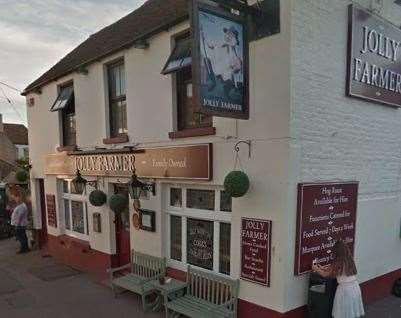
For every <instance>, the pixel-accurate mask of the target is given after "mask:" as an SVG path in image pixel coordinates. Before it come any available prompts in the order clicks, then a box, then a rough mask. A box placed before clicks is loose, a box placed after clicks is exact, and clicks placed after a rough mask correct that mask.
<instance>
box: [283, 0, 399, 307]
mask: <svg viewBox="0 0 401 318" xmlns="http://www.w3.org/2000/svg"><path fill="white" fill-rule="evenodd" d="M354 2H356V3H359V4H360V5H363V6H365V7H370V3H371V1H370V0H360V1H354ZM350 3H351V1H346V0H293V1H292V40H291V43H292V44H291V55H292V57H291V71H290V72H291V87H292V88H291V137H292V149H293V153H292V167H290V168H292V171H293V173H292V176H291V177H290V179H291V183H290V199H291V202H292V201H294V199H295V197H296V184H297V183H298V182H313V181H318V180H319V181H320V180H337V179H339V180H358V181H360V193H359V203H358V220H357V228H356V253H355V256H356V261H357V265H358V268H359V279H360V281H367V280H369V279H372V278H375V277H378V276H380V275H382V274H385V273H388V272H390V271H392V270H396V269H398V268H400V266H401V265H400V264H401V255H399V250H400V247H401V240H400V238H399V231H400V230H399V228H400V219H401V203H400V192H401V190H400V179H401V173H400V168H401V110H399V109H395V108H391V107H387V106H382V105H379V104H374V103H370V102H367V101H361V100H357V99H353V98H349V97H346V96H345V84H346V58H347V55H346V53H347V30H348V24H347V20H348V11H347V7H348V5H349V4H350ZM380 15H382V16H383V17H385V18H386V19H388V20H390V21H392V22H393V23H395V24H396V25H398V26H399V25H400V24H401V7H400V6H397V5H395V4H394V1H392V0H384V2H383V7H382V8H380ZM294 211H295V207H293V208H292V209H290V212H289V213H290V214H291V213H293V214H295V212H294ZM293 221H294V222H293V223H292V224H291V225H290V227H291V230H295V217H293ZM290 232H291V231H290ZM292 243H293V242H290V244H292ZM292 264H293V257H292V259H290V264H288V265H289V269H290V266H291V265H292ZM306 283H307V277H304V278H296V277H293V276H292V277H291V278H289V281H288V284H292V285H293V286H296V287H295V288H293V289H290V290H289V291H288V297H287V299H288V303H287V306H288V308H289V309H291V308H294V307H297V306H301V305H302V304H305V303H306V296H307V295H306V290H307V289H306Z"/></svg>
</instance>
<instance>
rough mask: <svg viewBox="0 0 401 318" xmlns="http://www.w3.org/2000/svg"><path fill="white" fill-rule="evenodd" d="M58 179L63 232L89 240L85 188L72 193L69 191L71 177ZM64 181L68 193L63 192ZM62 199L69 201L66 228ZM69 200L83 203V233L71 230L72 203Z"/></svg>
mask: <svg viewBox="0 0 401 318" xmlns="http://www.w3.org/2000/svg"><path fill="white" fill-rule="evenodd" d="M59 180H60V190H61V193H62V195H61V200H62V203H61V206H62V207H63V211H62V218H63V220H64V230H65V234H67V235H68V236H71V237H75V238H77V239H80V240H84V241H89V224H88V221H89V218H88V198H87V196H86V188H85V190H84V192H83V193H82V194H73V193H71V181H72V180H71V179H59ZM64 181H66V182H68V193H65V192H64V183H63V182H64ZM64 200H68V201H69V210H70V213H69V214H70V220H69V221H70V222H69V224H70V229H67V227H66V222H65V221H66V220H65V201H64ZM71 201H77V202H82V204H83V213H84V215H83V217H84V231H85V234H83V233H79V232H76V231H74V230H73V223H72V204H71Z"/></svg>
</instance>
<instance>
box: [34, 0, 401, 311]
mask: <svg viewBox="0 0 401 318" xmlns="http://www.w3.org/2000/svg"><path fill="white" fill-rule="evenodd" d="M358 2H359V3H361V4H363V5H369V3H370V1H368V0H360V1H358ZM349 3H350V1H347V0H330V1H329V0H292V1H288V0H283V1H281V20H282V23H281V33H280V34H278V35H274V36H272V37H269V38H265V39H263V40H259V41H257V42H253V43H251V45H250V83H251V85H250V100H251V103H250V105H251V106H250V120H249V121H235V120H232V119H222V118H215V119H214V125H215V126H216V129H217V135H216V136H212V137H199V138H186V139H181V140H169V139H168V132H170V131H172V130H173V126H174V117H173V102H172V101H173V96H172V81H171V78H170V76H162V75H160V70H161V68H162V66H163V65H164V63H165V61H166V59H167V57H168V55H169V53H170V51H171V36H172V35H174V34H176V33H178V32H179V31H181V30H183V29H185V28H186V27H187V24H185V23H184V24H182V25H179V26H177V27H175V28H172V29H170V30H168V31H166V32H163V33H161V34H159V35H157V36H155V37H153V38H152V39H151V40H150V48H149V49H147V50H137V49H133V48H131V49H128V50H126V51H123V52H120V53H119V54H116V55H114V56H111V57H109V58H107V59H105V60H102V61H99V62H97V63H94V64H93V65H91V66H90V67H89V68H88V70H89V73H88V75H79V74H75V73H74V74H71V75H69V76H67V77H64V78H62V79H60V80H58V81H56V82H52V83H50V84H49V85H47V86H46V87H44V88H43V89H42V94H41V95H36V94H34V95H32V96H34V97H35V99H36V101H35V106H34V107H31V108H28V118H29V119H28V121H29V141H30V144H31V160H32V163H33V169H32V176H33V178H40V177H44V175H43V156H44V155H45V154H48V153H53V152H55V147H56V146H57V145H58V144H59V136H60V132H59V123H58V116H57V114H56V113H50V112H49V111H48V110H49V108H50V106H51V104H52V103H53V101H54V100H55V98H56V93H57V85H58V84H60V83H63V82H65V81H67V80H70V79H73V80H74V89H75V96H76V112H77V130H78V145H79V146H80V147H81V148H83V149H89V148H90V149H93V148H94V147H95V146H102V147H105V145H103V143H102V139H103V138H104V137H106V131H107V125H106V122H107V119H106V118H107V116H106V113H107V111H106V107H107V102H106V101H107V97H106V95H107V94H106V87H105V85H104V72H105V66H104V64H105V63H106V62H108V61H111V60H113V59H115V58H117V57H120V56H124V58H125V65H126V73H127V105H128V132H129V137H130V144H135V143H139V147H143V148H147V147H155V146H166V145H178V144H194V143H203V142H212V143H213V144H214V162H213V170H214V178H213V181H212V182H210V183H206V184H210V185H218V186H221V185H222V184H223V180H224V176H225V175H226V174H227V173H228V172H229V171H230V170H231V169H232V167H233V162H234V160H233V159H234V154H233V146H234V144H235V142H236V141H238V140H240V139H251V140H252V158H250V159H249V158H247V150H246V149H245V148H244V150H242V151H241V159H242V164H243V167H244V170H245V171H246V172H247V173H248V175H249V176H250V179H251V189H250V191H249V193H248V194H247V196H246V197H244V198H241V199H235V200H234V203H233V216H232V246H233V247H234V248H233V249H232V275H233V276H234V277H238V275H239V266H240V262H239V253H240V251H239V246H240V241H239V239H240V238H239V230H240V217H241V216H249V217H259V218H266V219H270V220H272V221H273V241H272V251H273V257H272V271H271V274H272V282H271V287H270V288H265V287H262V286H258V285H255V284H252V283H249V282H244V281H241V287H240V297H241V298H243V299H245V300H248V301H250V302H253V303H256V304H259V305H261V306H265V307H269V308H271V309H274V310H277V311H280V312H285V311H288V310H290V309H292V308H295V307H298V306H302V305H304V304H305V303H306V284H307V277H306V276H303V277H295V276H294V274H293V264H294V244H295V242H294V240H295V227H296V224H295V223H296V185H297V183H299V182H311V181H318V180H333V179H344V180H352V179H355V180H359V181H360V182H361V184H360V197H359V206H358V224H357V242H356V258H357V263H358V267H359V270H360V276H359V278H360V280H361V281H364V280H367V279H370V278H373V277H375V276H378V275H380V274H384V273H386V272H388V271H391V270H393V269H395V268H397V267H399V264H400V263H401V256H400V255H401V254H400V253H399V252H400V243H401V242H400V240H399V238H398V232H399V230H398V228H399V224H400V213H399V210H400V209H399V207H400V202H399V201H400V200H399V197H400V185H399V180H400V172H399V161H400V157H401V154H400V149H401V145H400V139H401V138H400V137H401V136H400V135H401V128H400V127H401V126H400V116H401V115H400V111H399V110H395V109H392V108H389V107H385V106H380V105H377V104H372V103H368V102H364V101H359V100H355V99H351V98H347V97H345V73H346V47H347V5H348V4H349ZM384 3H385V6H384V7H383V10H382V14H383V15H384V16H385V17H386V18H388V19H390V20H392V21H393V22H394V23H397V24H400V22H401V21H398V20H400V18H399V17H401V8H400V7H398V6H395V5H394V4H393V1H391V0H385V1H384ZM27 97H28V98H29V97H31V94H30V95H29V96H27ZM229 137H231V139H230V138H229ZM120 146H121V145H120ZM120 146H119V147H120ZM107 147H109V146H107ZM53 179H54V180H55V178H54V177H49V178H46V184H45V186H46V192H49V193H52V192H54V191H56V190H55V181H54V180H53ZM109 181H111V180H106V182H109ZM120 181H124V180H120ZM125 181H127V180H125ZM162 183H163V182H161V181H158V185H157V195H156V196H155V197H151V198H150V200H149V201H143V202H142V205H143V207H144V208H150V209H154V210H155V211H156V213H157V222H156V228H157V232H156V233H146V232H143V231H141V232H138V231H135V230H134V229H132V228H131V233H132V235H131V244H132V246H133V247H134V248H135V249H137V250H139V251H143V252H147V253H149V254H153V255H164V253H165V250H164V245H163V233H164V230H165V229H164V227H163V223H164V220H165V213H164V211H163V208H162V202H163V192H162ZM90 211H91V213H92V211H94V209H90ZM103 213H104V215H106V217H105V218H103V222H104V223H102V227H103V225H104V226H105V227H104V228H105V229H106V230H105V232H104V233H102V234H94V235H91V236H90V244H91V246H92V247H93V248H95V249H98V250H101V251H103V252H106V253H113V252H114V250H115V242H113V231H114V228H113V225H112V224H113V214H112V212H110V211H108V209H105V211H103V212H102V215H103ZM131 215H132V211H131ZM89 219H90V222H91V218H89ZM90 229H92V227H91V226H90ZM50 231H51V233H55V234H57V231H54V229H50Z"/></svg>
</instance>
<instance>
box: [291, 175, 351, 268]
mask: <svg viewBox="0 0 401 318" xmlns="http://www.w3.org/2000/svg"><path fill="white" fill-rule="evenodd" d="M357 205H358V182H355V181H351V182H324V183H301V184H299V185H298V208H297V214H298V215H297V238H296V246H295V274H296V275H301V274H305V273H307V272H310V271H311V269H312V263H313V261H315V262H316V263H317V264H320V265H326V264H329V263H331V262H332V260H333V247H334V244H335V243H336V242H337V241H338V240H340V239H341V240H343V241H344V242H345V243H346V244H348V245H349V247H350V248H351V251H353V250H354V244H355V226H356V210H357Z"/></svg>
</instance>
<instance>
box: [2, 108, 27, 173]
mask: <svg viewBox="0 0 401 318" xmlns="http://www.w3.org/2000/svg"><path fill="white" fill-rule="evenodd" d="M28 149H29V147H28V129H27V128H26V127H25V126H24V125H21V124H11V123H3V117H2V115H1V114H0V180H3V179H4V178H5V177H7V176H8V175H9V173H10V172H12V171H15V170H16V169H17V168H16V164H17V163H16V161H17V160H18V159H24V158H27V157H28V156H29V150H28Z"/></svg>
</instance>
